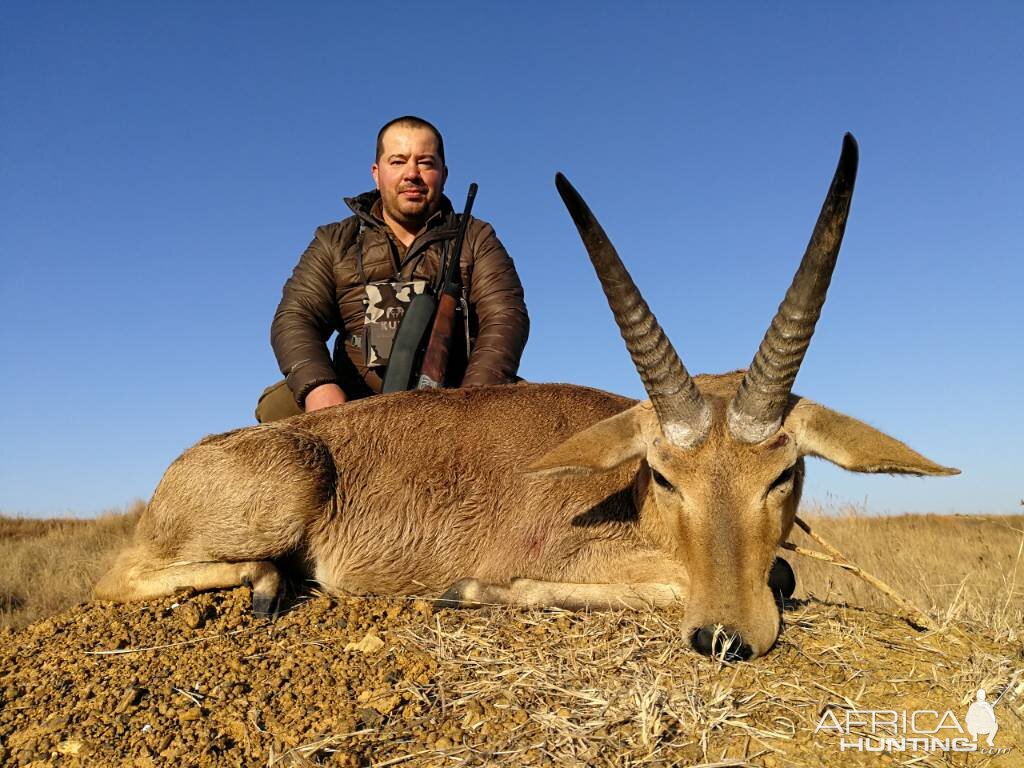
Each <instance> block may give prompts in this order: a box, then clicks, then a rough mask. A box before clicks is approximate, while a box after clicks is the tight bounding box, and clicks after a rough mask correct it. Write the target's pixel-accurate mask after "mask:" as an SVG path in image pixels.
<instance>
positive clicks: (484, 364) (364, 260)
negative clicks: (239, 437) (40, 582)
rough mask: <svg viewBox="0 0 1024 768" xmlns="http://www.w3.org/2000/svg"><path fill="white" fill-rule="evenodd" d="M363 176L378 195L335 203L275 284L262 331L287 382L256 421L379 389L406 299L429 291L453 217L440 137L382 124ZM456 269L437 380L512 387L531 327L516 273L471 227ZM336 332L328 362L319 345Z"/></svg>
mask: <svg viewBox="0 0 1024 768" xmlns="http://www.w3.org/2000/svg"><path fill="white" fill-rule="evenodd" d="M371 172H372V174H373V180H374V182H375V184H376V190H375V191H372V192H366V193H364V194H361V195H359V196H357V197H354V198H347V199H346V200H345V202H346V203H347V204H348V206H349V208H351V209H352V212H353V214H354V215H353V216H350V217H349V218H347V219H345V220H343V221H340V222H336V223H334V224H328V225H326V226H323V227H320V228H319V229H317V231H316V235H315V236H314V238H313V242H311V243H310V244H309V247H308V248H307V249H306V252H305V253H304V254H303V255H302V258H300V259H299V263H298V265H297V266H296V267H295V270H294V272H293V273H292V276H291V278H289V279H288V281H287V282H286V283H285V286H284V291H283V294H282V297H281V303H280V304H279V305H278V308H277V312H276V314H275V315H274V321H273V324H272V325H271V331H270V338H271V344H272V345H273V348H274V354H275V355H276V356H277V361H278V364H279V365H280V368H281V372H282V373H283V374H284V375H285V380H284V381H282V382H279V383H278V384H275V385H273V386H271V387H269V388H267V389H266V390H265V391H264V392H263V395H262V396H261V397H260V401H259V404H258V405H257V407H256V418H257V419H258V420H259V421H260V422H261V423H265V422H268V421H274V420H276V419H281V418H285V417H288V416H293V415H296V414H298V413H302V412H303V411H305V412H307V413H308V412H310V411H315V410H318V409H320V408H326V407H329V406H332V405H339V404H341V403H344V402H346V401H348V400H355V399H358V398H361V397H367V396H369V395H372V394H376V393H379V392H380V390H381V387H382V385H383V379H384V375H385V373H386V362H387V358H388V354H389V352H390V343H391V341H392V340H393V338H392V337H393V335H394V331H395V328H396V326H397V324H398V323H397V320H398V319H400V317H401V315H402V313H403V312H404V308H405V306H407V302H408V300H409V298H410V297H411V296H412V295H414V294H415V293H420V292H422V291H423V290H435V292H436V290H437V289H438V287H439V284H440V281H441V268H442V261H443V259H444V258H445V257H446V256H447V255H449V254H450V252H451V250H452V245H453V242H454V239H455V235H456V232H457V229H458V218H459V217H458V216H457V215H456V213H455V212H454V211H453V209H452V204H451V202H450V201H449V200H448V198H447V197H445V195H444V194H443V190H444V183H445V180H446V179H447V177H448V168H447V167H446V166H445V160H444V141H443V139H442V138H441V134H440V132H438V130H437V128H435V127H434V126H433V125H431V124H430V123H428V122H427V121H426V120H422V119H420V118H418V117H412V116H406V117H399V118H397V119H395V120H392V121H391V122H389V123H387V124H386V125H385V126H384V127H383V128H381V130H380V132H379V133H378V134H377V155H376V162H374V164H373V167H372V168H371ZM460 270H461V273H462V281H463V298H464V305H465V307H466V309H468V313H466V315H465V316H463V317H461V318H460V324H461V326H462V329H463V332H462V333H457V336H458V338H456V339H454V340H453V341H454V346H455V349H454V351H453V355H452V358H451V361H450V364H449V370H448V374H447V376H446V379H445V381H446V384H448V385H450V386H458V385H461V386H482V385H486V384H503V383H507V382H511V381H514V380H515V378H516V371H517V370H518V368H519V358H520V356H521V355H522V352H523V347H524V346H525V344H526V337H527V334H528V332H529V319H528V317H527V314H526V305H525V304H524V302H523V288H522V285H521V284H520V282H519V276H518V275H517V274H516V270H515V266H514V265H513V263H512V259H511V258H509V255H508V253H506V251H505V248H504V246H502V244H501V242H500V241H499V240H498V238H497V236H496V235H495V234H494V229H493V228H492V227H491V225H490V224H487V223H486V222H484V221H480V220H479V219H476V218H472V219H471V220H470V222H469V225H468V227H467V231H466V239H465V242H464V244H463V248H462V256H461V259H460ZM460 314H461V313H460ZM457 330H459V329H457ZM335 331H337V332H338V337H337V340H336V343H335V346H334V359H333V360H332V359H331V356H330V354H329V353H328V350H327V347H326V344H325V342H326V341H327V339H328V338H329V337H330V336H331V334H332V333H333V332H335ZM460 339H463V340H464V341H463V343H462V345H461V348H460V346H459V344H458V342H459V340H460ZM467 344H468V348H467Z"/></svg>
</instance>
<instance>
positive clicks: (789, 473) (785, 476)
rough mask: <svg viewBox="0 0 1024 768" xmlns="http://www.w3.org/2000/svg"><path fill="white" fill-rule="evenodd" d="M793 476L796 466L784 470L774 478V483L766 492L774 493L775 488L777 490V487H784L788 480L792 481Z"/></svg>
mask: <svg viewBox="0 0 1024 768" xmlns="http://www.w3.org/2000/svg"><path fill="white" fill-rule="evenodd" d="M795 474H796V464H794V465H793V466H791V467H790V468H789V469H787V470H785V471H784V472H783V473H782V474H781V475H779V476H778V477H776V478H775V482H774V483H772V484H771V486H770V487H769V488H768V492H769V493H770V492H772V491H774V490H775V489H776V488H779V487H781V486H783V485H785V484H786V483H788V482H789V481H790V480H792V479H793V475H795Z"/></svg>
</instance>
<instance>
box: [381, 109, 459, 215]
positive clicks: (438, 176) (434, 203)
mask: <svg viewBox="0 0 1024 768" xmlns="http://www.w3.org/2000/svg"><path fill="white" fill-rule="evenodd" d="M381 143H382V146H383V148H384V151H383V152H382V153H381V156H380V157H379V158H378V160H377V162H376V163H374V164H373V168H372V172H373V180H374V181H375V182H377V189H379V190H380V196H381V203H382V205H383V206H384V213H385V214H386V215H387V216H389V217H390V218H392V219H394V220H395V221H397V222H398V223H399V224H401V225H402V226H404V227H407V228H412V229H414V230H415V229H419V228H420V227H421V226H422V225H423V224H424V223H426V221H427V219H429V218H430V216H431V215H432V214H433V213H434V211H436V210H437V208H438V206H439V205H440V203H441V193H442V192H443V191H444V182H445V179H446V178H448V169H447V168H446V167H445V166H444V165H443V164H442V162H441V156H440V155H439V154H438V152H437V139H436V137H435V136H434V133H433V131H431V130H430V129H429V128H409V127H406V126H402V125H393V126H391V127H390V128H389V129H388V130H387V132H386V133H385V134H384V138H383V141H382V142H381Z"/></svg>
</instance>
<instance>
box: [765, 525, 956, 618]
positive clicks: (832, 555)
mask: <svg viewBox="0 0 1024 768" xmlns="http://www.w3.org/2000/svg"><path fill="white" fill-rule="evenodd" d="M795 522H796V524H797V525H798V526H799V527H800V530H802V531H803V532H804V533H806V534H807V535H808V536H810V537H811V538H812V539H814V540H815V541H816V542H818V544H820V545H821V546H822V547H823V548H824V549H825V551H826V552H828V555H825V554H822V553H821V552H815V551H813V550H810V549H804V548H803V547H798V546H796V545H795V544H790V543H789V542H788V541H787V542H786V543H785V544H783V545H782V547H783V549H788V550H790V551H791V552H795V553H796V554H798V555H803V556H804V557H810V558H813V559H815V560H822V561H824V562H827V563H832V564H833V565H835V566H838V567H839V568H842V569H844V570H847V571H849V572H850V573H852V574H853V575H855V576H857V577H858V578H861V579H863V580H864V581H866V582H867V583H868V584H870V585H871V586H873V587H874V588H875V589H877V590H878V591H880V592H882V593H883V594H885V595H887V596H888V597H889V598H890V599H891V600H892V601H893V602H894V603H896V604H897V605H898V606H899V607H900V608H902V609H903V610H904V611H906V612H907V613H909V614H910V615H911V616H913V617H915V620H914V623H915V624H917V625H919V626H922V627H924V628H925V629H930V630H937V629H938V625H937V624H936V623H935V622H934V621H933V620H932V618H931V616H929V615H928V614H927V613H925V612H924V611H922V610H921V609H920V608H918V607H917V606H916V605H914V604H913V603H912V602H910V601H909V600H907V598H905V597H903V595H901V594H900V593H899V592H897V591H896V590H895V589H893V588H892V587H890V586H889V585H888V584H886V583H885V582H884V581H882V580H881V579H880V578H878V577H877V576H872V575H871V574H870V573H868V572H867V571H865V570H864V569H862V568H859V567H857V566H856V565H854V564H853V563H851V562H850V560H849V558H847V557H846V556H845V555H844V554H843V553H842V552H840V551H839V550H838V549H836V548H835V547H834V546H832V545H831V544H830V543H829V542H828V541H826V540H825V539H823V538H822V537H821V536H819V535H818V534H817V533H815V531H813V530H812V529H811V526H809V525H808V524H807V523H805V522H804V521H803V520H801V519H800V518H799V517H797V518H796V521H795Z"/></svg>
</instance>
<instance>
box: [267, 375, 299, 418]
mask: <svg viewBox="0 0 1024 768" xmlns="http://www.w3.org/2000/svg"><path fill="white" fill-rule="evenodd" d="M300 413H302V409H301V408H299V404H298V403H296V402H295V396H294V395H293V394H292V391H291V389H289V388H288V382H286V381H285V380H284V379H281V380H280V381H279V382H277V383H276V384H271V385H270V386H269V387H267V388H266V389H264V390H263V394H262V395H260V399H259V402H257V403H256V421H258V422H259V423H260V424H267V423H268V422H271V421H277V420H278V419H287V418H288V417H289V416H298V415H299V414H300Z"/></svg>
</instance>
